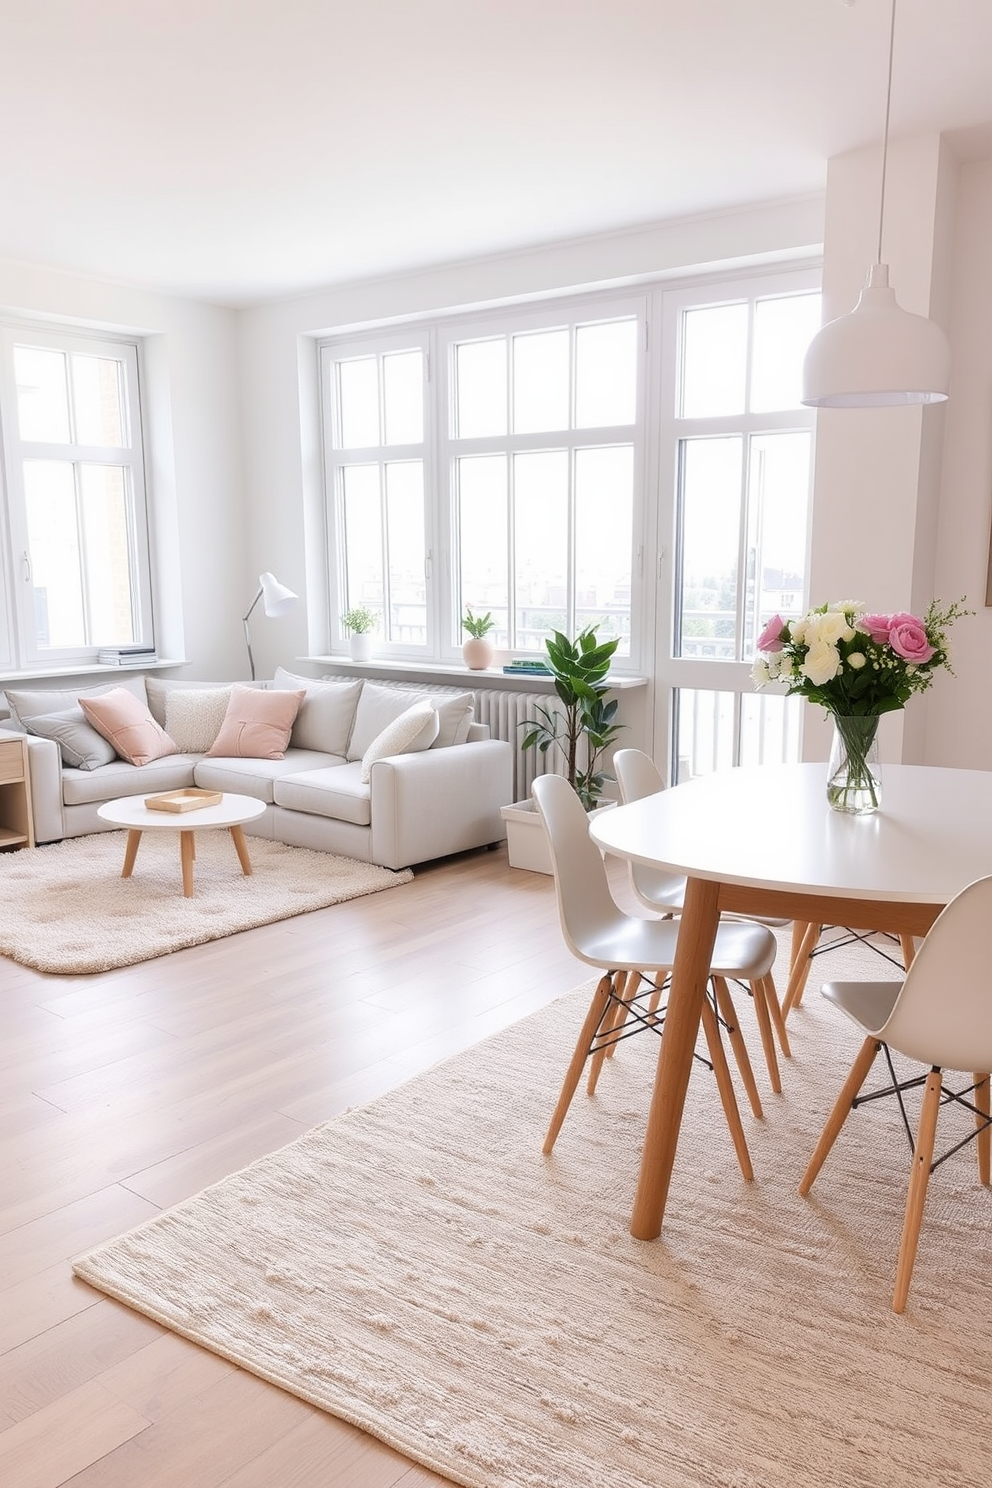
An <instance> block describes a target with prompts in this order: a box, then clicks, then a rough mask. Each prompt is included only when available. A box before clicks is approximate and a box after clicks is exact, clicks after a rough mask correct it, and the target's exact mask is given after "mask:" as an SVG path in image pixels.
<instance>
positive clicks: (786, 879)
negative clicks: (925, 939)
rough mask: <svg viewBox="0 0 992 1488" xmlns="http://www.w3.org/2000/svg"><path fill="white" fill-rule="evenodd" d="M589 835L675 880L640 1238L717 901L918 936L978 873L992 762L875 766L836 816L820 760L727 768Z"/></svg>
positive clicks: (678, 1109)
mask: <svg viewBox="0 0 992 1488" xmlns="http://www.w3.org/2000/svg"><path fill="white" fill-rule="evenodd" d="M590 832H591V834H592V836H593V838H594V839H595V841H596V842H597V843H598V844H599V846H600V847H601V848H603V849H604V850H605V851H606V852H608V853H612V854H614V855H616V856H617V857H620V858H625V859H627V860H628V861H630V862H634V863H642V864H645V865H647V866H649V867H654V868H665V869H669V870H672V871H674V872H677V873H682V874H685V875H686V878H687V880H688V882H687V885H686V896H685V907H684V910H683V913H682V918H681V922H680V929H679V939H678V947H677V951H676V959H675V966H674V969H673V972H672V983H671V990H670V993H669V1000H668V1012H667V1014H666V1018H665V1034H664V1037H663V1038H662V1040H661V1047H660V1051H659V1056H658V1070H657V1075H656V1078H655V1085H654V1091H653V1094H652V1099H651V1107H650V1111H649V1115H648V1124H647V1130H646V1133H645V1139H644V1149H643V1153H642V1156H641V1169H640V1175H639V1178H638V1184H637V1193H636V1196H635V1200H634V1208H633V1213H632V1217H631V1226H630V1228H631V1232H632V1233H633V1234H634V1235H635V1236H636V1237H637V1238H638V1239H642V1240H652V1239H654V1238H655V1237H656V1236H657V1235H658V1234H659V1233H660V1231H661V1226H662V1221H663V1219H664V1213H665V1205H666V1202H667V1198H668V1189H669V1184H670V1181H671V1175H672V1167H673V1164H674V1161H675V1151H676V1146H677V1143H678V1135H679V1127H680V1125H681V1121H682V1111H683V1107H684V1103H685V1095H686V1088H687V1086H688V1082H689V1070H690V1066H691V1064H692V1053H693V1049H694V1048H695V1043H696V1035H697V1031H698V1027H699V1016H700V1010H701V1008H702V1001H703V997H704V995H705V989H706V980H707V975H708V971H709V963H710V956H711V952H712V949H713V941H714V938H715V935H716V927H717V922H718V919H719V916H720V913H721V911H725V910H733V911H736V912H738V913H745V914H747V913H751V914H760V915H767V916H774V917H781V918H784V919H790V920H795V921H799V922H801V923H804V924H806V923H809V924H835V925H845V926H852V927H855V928H857V929H865V930H885V931H890V932H892V933H893V934H896V935H901V936H907V935H925V934H926V932H927V931H928V930H929V928H930V926H931V925H932V924H933V921H934V920H935V919H936V917H937V915H938V914H939V913H940V911H941V909H942V908H943V907H944V905H946V904H947V903H949V902H950V900H951V899H953V898H954V896H955V895H956V894H957V893H959V892H960V891H961V890H962V889H963V888H965V887H966V885H968V884H969V883H972V882H973V881H974V880H975V879H977V878H984V877H985V876H987V875H989V874H992V772H988V771H984V770H953V769H944V768H940V767H937V766H928V765H884V766H883V768H882V803H881V809H880V810H879V811H877V812H875V813H873V814H871V815H869V816H847V815H844V814H842V813H840V812H836V811H833V810H831V808H830V807H829V806H828V804H827V799H826V766H825V765H823V764H808V765H759V766H753V767H740V768H736V769H731V770H722V771H718V772H717V773H715V774H713V775H706V776H699V777H697V778H696V779H694V780H691V781H688V782H686V783H685V784H683V785H679V786H675V787H674V788H672V789H671V790H665V791H661V792H659V793H658V794H657V795H654V796H648V797H646V798H644V799H643V800H640V801H633V802H631V803H630V804H629V805H626V806H618V807H617V808H616V809H615V810H612V811H607V812H603V813H602V814H600V815H598V816H596V817H595V818H594V819H593V820H592V821H591V823H590Z"/></svg>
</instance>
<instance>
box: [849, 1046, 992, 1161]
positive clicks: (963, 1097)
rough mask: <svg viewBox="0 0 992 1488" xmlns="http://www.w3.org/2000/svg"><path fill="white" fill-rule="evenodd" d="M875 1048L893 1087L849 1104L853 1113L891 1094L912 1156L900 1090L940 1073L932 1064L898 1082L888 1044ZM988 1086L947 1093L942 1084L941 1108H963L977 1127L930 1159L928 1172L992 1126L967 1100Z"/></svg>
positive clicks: (913, 1148) (977, 1084) (913, 1142)
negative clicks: (880, 1052) (950, 1106)
mask: <svg viewBox="0 0 992 1488" xmlns="http://www.w3.org/2000/svg"><path fill="white" fill-rule="evenodd" d="M878 1049H881V1051H882V1053H883V1054H884V1055H885V1062H886V1064H887V1065H888V1067H889V1075H890V1076H891V1078H892V1084H891V1085H883V1086H881V1087H880V1088H879V1089H878V1090H869V1091H867V1092H866V1093H865V1094H864V1095H862V1094H860V1093H859V1094H858V1095H856V1096H854V1098H853V1099H852V1101H851V1110H852V1111H856V1110H857V1108H858V1106H864V1105H867V1104H868V1103H869V1101H876V1100H884V1099H885V1098H886V1097H887V1096H890V1095H894V1096H895V1098H896V1100H897V1102H898V1104H899V1114H900V1116H901V1117H902V1124H903V1127H904V1128H905V1131H906V1137H907V1139H908V1141H909V1150H910V1152H911V1153H913V1154H915V1152H916V1137H915V1136H914V1134H913V1128H912V1125H911V1124H910V1120H909V1112H908V1111H907V1110H906V1103H905V1101H904V1100H903V1098H902V1097H903V1091H905V1090H919V1089H920V1088H921V1087H922V1086H924V1085H925V1084H926V1083H927V1080H928V1078H929V1076H930V1075H931V1074H941V1073H942V1070H941V1068H940V1066H939V1065H936V1064H935V1065H932V1066H931V1067H930V1069H929V1070H928V1071H927V1073H926V1074H922V1075H910V1076H909V1078H908V1079H905V1080H900V1079H899V1076H898V1075H897V1074H896V1068H895V1065H894V1064H893V1062H892V1051H891V1049H890V1048H889V1046H888V1044H885V1043H883V1042H882V1041H881V1039H879V1040H878V1041H877V1047H876V1052H877V1051H878ZM987 1083H988V1082H987V1080H978V1081H973V1082H972V1084H971V1085H968V1086H966V1087H965V1088H964V1089H963V1090H950V1089H948V1087H947V1085H945V1084H944V1083H943V1082H941V1087H940V1105H941V1106H949V1105H959V1106H963V1107H964V1109H965V1110H966V1111H970V1112H971V1114H972V1115H973V1116H974V1117H975V1118H976V1124H975V1126H974V1127H973V1128H972V1129H971V1130H970V1131H969V1132H967V1133H966V1135H965V1136H963V1137H962V1138H961V1140H960V1142H955V1143H954V1145H953V1147H948V1148H947V1150H946V1152H943V1153H941V1155H940V1157H935V1158H934V1159H933V1161H932V1162H931V1164H930V1172H931V1173H934V1172H936V1170H937V1168H939V1167H940V1165H941V1163H943V1162H946V1161H947V1159H948V1158H949V1157H953V1156H954V1154H955V1152H960V1151H961V1148H962V1147H967V1145H968V1143H969V1142H973V1141H974V1140H975V1139H976V1137H979V1136H981V1134H982V1132H983V1131H985V1130H986V1129H987V1128H988V1127H990V1126H992V1116H988V1115H986V1113H985V1112H984V1111H983V1110H981V1109H980V1108H979V1107H978V1106H976V1105H975V1104H974V1103H973V1102H972V1101H970V1100H968V1099H967V1097H968V1096H969V1095H972V1094H973V1093H974V1092H975V1091H978V1090H980V1089H981V1088H982V1086H983V1085H985V1084H987Z"/></svg>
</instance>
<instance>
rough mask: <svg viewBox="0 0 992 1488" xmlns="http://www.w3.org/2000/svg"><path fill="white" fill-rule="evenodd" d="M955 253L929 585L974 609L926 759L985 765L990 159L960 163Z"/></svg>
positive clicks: (990, 730)
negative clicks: (949, 353)
mask: <svg viewBox="0 0 992 1488" xmlns="http://www.w3.org/2000/svg"><path fill="white" fill-rule="evenodd" d="M956 228H957V230H956V233H955V240H954V248H953V258H952V274H951V290H952V292H951V307H950V332H951V349H952V352H953V357H954V361H953V365H952V373H951V379H952V380H951V396H950V398H949V400H948V403H947V409H946V423H945V438H944V461H943V470H942V476H941V498H940V517H939V526H938V531H937V541H936V553H935V558H934V585H935V590H936V593H937V594H938V595H939V596H940V597H941V598H942V599H948V600H950V599H957V598H958V596H959V595H962V594H967V596H968V602H969V604H970V606H971V607H972V608H973V609H974V610H976V611H977V614H976V615H975V616H974V617H973V618H972V619H969V620H965V621H962V622H961V623H960V624H959V625H958V626H956V627H955V630H954V632H953V635H952V642H953V662H954V670H955V672H956V674H957V675H956V676H955V677H946V676H941V677H940V678H939V679H938V680H937V682H936V683H935V684H934V687H933V691H932V694H931V704H930V707H929V709H928V713H927V734H926V758H927V760H928V761H929V762H931V763H934V764H947V765H959V766H963V767H965V768H968V769H981V770H989V769H992V685H990V680H992V678H990V674H992V663H990V658H992V609H986V607H985V585H986V568H987V564H988V556H989V533H990V509H992V273H990V265H992V160H982V161H974V162H968V163H965V164H963V165H962V167H961V170H960V174H959V179H958V211H957V223H956Z"/></svg>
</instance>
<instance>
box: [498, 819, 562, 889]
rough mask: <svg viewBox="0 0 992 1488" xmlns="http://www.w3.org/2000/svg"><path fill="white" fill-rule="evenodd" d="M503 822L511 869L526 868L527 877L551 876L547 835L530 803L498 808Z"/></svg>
mask: <svg viewBox="0 0 992 1488" xmlns="http://www.w3.org/2000/svg"><path fill="white" fill-rule="evenodd" d="M500 815H501V816H502V818H503V820H504V821H505V822H506V851H507V855H508V857H509V860H510V867H511V868H525V869H527V870H528V871H529V872H530V873H551V872H552V871H553V870H552V867H551V849H550V847H549V846H548V837H547V833H546V832H545V830H544V823H543V822H542V820H541V817H540V814H539V813H538V810H537V807H536V806H535V805H534V802H533V801H515V802H514V803H513V805H512V806H501V807H500Z"/></svg>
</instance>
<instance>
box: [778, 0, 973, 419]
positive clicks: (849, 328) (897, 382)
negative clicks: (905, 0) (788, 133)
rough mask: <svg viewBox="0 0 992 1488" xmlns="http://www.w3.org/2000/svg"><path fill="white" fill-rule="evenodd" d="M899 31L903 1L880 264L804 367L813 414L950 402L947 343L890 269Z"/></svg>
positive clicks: (818, 339) (813, 346)
mask: <svg viewBox="0 0 992 1488" xmlns="http://www.w3.org/2000/svg"><path fill="white" fill-rule="evenodd" d="M895 30H896V0H892V15H891V20H890V23H889V77H888V86H887V89H886V97H885V130H884V133H883V136H882V183H881V191H880V193H879V205H878V258H877V260H876V262H875V263H874V264H873V265H872V266H871V268H870V269H869V271H868V282H867V284H866V285H865V287H864V289H863V290H862V291H861V295H860V298H859V299H858V303H857V304H856V305H855V307H854V309H853V310H851V311H849V312H848V314H847V315H841V316H840V317H839V318H838V319H837V320H831V321H829V322H828V323H827V324H826V325H825V326H824V327H823V329H822V330H821V331H819V332H818V334H817V335H815V336H814V337H813V340H812V341H811V342H810V345H809V350H808V351H807V353H806V360H805V362H804V363H803V394H802V402H803V403H805V404H806V405H807V406H808V407H812V408H884V407H892V406H898V405H909V404H921V403H942V402H943V401H944V399H945V398H946V397H947V389H948V386H949V383H950V371H951V352H950V347H949V346H948V344H947V337H946V336H945V335H944V332H943V331H942V330H941V328H940V326H939V325H937V324H936V323H935V322H934V321H932V320H927V318H926V316H923V315H913V314H912V313H911V312H910V311H909V310H903V309H901V308H900V306H899V305H898V304H897V302H896V296H895V291H894V290H893V289H891V288H890V286H889V266H888V264H885V263H883V262H882V222H883V218H884V215H885V173H886V166H887V164H888V154H889V113H890V108H891V102H892V56H893V52H894V50H895Z"/></svg>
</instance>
